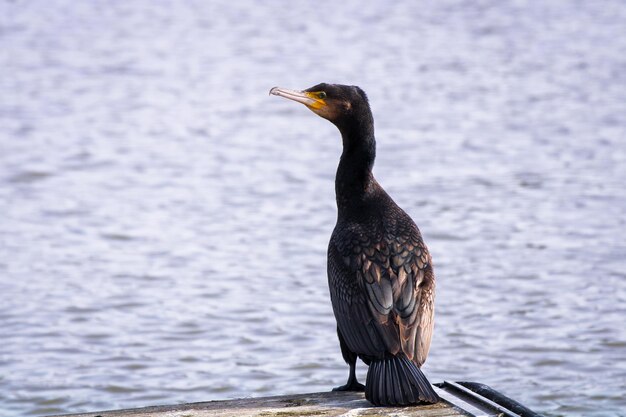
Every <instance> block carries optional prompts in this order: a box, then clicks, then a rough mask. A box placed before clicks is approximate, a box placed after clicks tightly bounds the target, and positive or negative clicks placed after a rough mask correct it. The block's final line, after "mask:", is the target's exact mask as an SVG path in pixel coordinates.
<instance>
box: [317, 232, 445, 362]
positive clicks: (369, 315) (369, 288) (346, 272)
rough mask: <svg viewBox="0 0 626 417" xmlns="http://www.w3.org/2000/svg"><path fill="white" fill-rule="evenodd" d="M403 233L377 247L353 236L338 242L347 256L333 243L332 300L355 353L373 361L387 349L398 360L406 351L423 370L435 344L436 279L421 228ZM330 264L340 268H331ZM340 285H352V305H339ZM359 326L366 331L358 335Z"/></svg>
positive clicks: (374, 243) (350, 291)
mask: <svg viewBox="0 0 626 417" xmlns="http://www.w3.org/2000/svg"><path fill="white" fill-rule="evenodd" d="M411 224H412V222H411ZM404 232H405V233H403V234H401V235H400V236H397V235H394V236H387V237H381V238H380V239H377V240H378V241H377V242H372V241H370V240H369V239H367V238H365V237H364V236H363V235H358V236H357V237H358V239H357V237H354V236H353V238H352V239H350V242H346V241H343V242H339V243H340V244H339V246H340V248H341V249H339V250H341V252H342V253H343V254H344V255H345V256H341V254H340V253H339V250H337V249H335V248H334V244H333V241H332V240H331V247H330V250H329V279H331V280H333V282H334V285H333V283H332V282H331V298H333V306H334V310H335V316H336V318H337V322H338V325H339V328H340V331H341V332H342V335H343V336H344V338H345V339H346V343H347V345H348V346H349V347H350V349H351V350H352V351H354V352H355V353H359V354H366V355H370V354H371V353H373V351H374V350H376V351H379V349H380V348H381V347H383V346H384V351H386V352H388V353H392V354H394V355H395V354H397V353H398V352H399V351H402V352H404V354H405V355H406V356H407V357H408V358H409V359H411V360H413V361H415V363H416V364H418V365H421V364H422V363H424V361H425V360H426V356H427V355H428V350H429V348H430V341H431V338H432V331H433V317H434V275H433V270H432V265H431V258H430V254H429V253H428V250H427V249H426V246H425V245H424V243H423V242H422V239H421V236H420V235H419V231H418V230H417V227H415V226H414V225H413V227H409V228H407V229H405V230H404ZM355 248H357V249H355ZM337 258H342V259H343V262H341V261H338V260H337ZM338 262H339V264H338ZM331 263H332V264H334V265H335V266H334V267H332V268H330V265H331ZM338 282H346V283H347V282H350V283H351V285H350V287H351V288H350V289H349V290H347V291H344V292H345V293H346V294H348V293H349V294H350V296H349V297H347V296H344V297H342V298H346V297H347V298H350V303H347V304H346V303H338V302H337V301H336V299H337V298H338V294H337V291H336V290H335V291H333V289H332V288H333V287H337V283H338ZM341 285H342V286H345V285H346V284H341ZM333 292H334V293H335V295H334V297H333ZM354 325H357V326H360V327H362V328H361V329H354V328H353V327H352V326H354ZM344 333H345V334H344ZM346 334H347V335H346ZM381 345H382V346H381ZM381 353H383V352H379V354H381Z"/></svg>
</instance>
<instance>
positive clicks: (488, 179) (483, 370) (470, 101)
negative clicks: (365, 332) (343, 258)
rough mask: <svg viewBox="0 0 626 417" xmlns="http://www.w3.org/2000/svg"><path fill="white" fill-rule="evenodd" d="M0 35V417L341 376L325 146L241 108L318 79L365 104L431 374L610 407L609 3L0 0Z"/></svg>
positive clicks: (621, 105)
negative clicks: (424, 307)
mask: <svg viewBox="0 0 626 417" xmlns="http://www.w3.org/2000/svg"><path fill="white" fill-rule="evenodd" d="M339 3H341V4H339ZM0 19H1V20H0V22H1V26H0V97H1V98H0V212H1V213H2V217H1V220H0V293H1V294H2V302H1V303H0V328H1V333H0V337H1V339H2V341H1V343H0V372H1V375H0V414H1V415H19V414H21V415H42V414H49V413H61V412H78V411H86V410H97V409H110V408H119V407H134V406H144V405H152V404H163V403H176V402H187V401H203V400H212V399H225V398H233V397H241V396H261V395H269V394H284V393H296V392H310V391H318V390H328V389H329V388H331V387H333V386H336V385H338V384H340V383H343V382H344V379H345V378H346V376H347V368H346V366H345V365H344V363H343V361H342V358H341V355H340V352H339V347H338V343H337V340H336V336H335V325H334V318H333V317H332V312H331V309H330V303H329V299H328V291H327V286H326V285H327V284H326V276H325V251H326V244H327V240H328V237H329V235H330V232H331V230H332V227H333V225H334V221H335V206H334V186H333V177H334V171H335V168H336V164H337V162H338V158H339V154H340V152H341V149H340V141H339V138H338V134H337V132H336V130H335V128H334V127H333V126H332V125H330V124H329V123H327V122H326V121H324V120H322V119H319V118H317V117H315V116H314V115H313V114H311V113H310V112H308V111H307V110H306V109H305V108H303V107H302V106H298V105H296V104H294V103H291V102H287V101H286V100H281V99H278V98H276V97H268V95H267V92H268V90H269V88H271V87H273V86H274V85H281V86H284V87H291V88H305V87H309V86H311V85H313V84H316V83H318V82H321V81H329V82H342V83H350V84H358V85H360V86H361V87H363V88H364V89H365V90H366V91H367V92H368V94H369V96H370V101H371V104H372V107H373V111H374V116H375V118H376V123H377V125H376V127H377V137H378V144H379V146H378V151H379V152H378V155H379V157H378V160H377V164H376V169H375V174H376V175H377V177H378V179H379V181H380V182H381V183H382V184H383V185H384V186H385V187H386V189H387V190H388V191H389V192H390V194H391V195H392V196H394V198H395V199H396V201H397V202H398V203H399V204H400V205H401V206H403V207H404V208H405V209H406V211H408V212H409V213H410V214H411V215H412V216H413V218H414V219H415V220H416V221H417V223H418V224H419V225H420V227H421V229H422V232H423V234H424V237H425V239H426V241H427V243H428V244H429V246H430V248H431V251H432V253H433V256H434V260H435V264H436V272H437V276H438V295H437V324H436V329H435V337H434V341H433V346H432V349H431V355H430V358H429V361H428V362H427V364H426V367H425V370H426V373H427V374H428V375H429V376H430V379H431V380H432V381H441V380H443V379H448V380H474V381H480V382H483V383H486V384H489V385H491V386H493V387H494V388H496V389H498V390H501V391H503V392H504V393H506V394H509V395H510V396H512V397H513V398H516V399H518V400H520V401H521V402H523V403H524V404H526V405H528V406H529V407H531V408H534V409H536V410H538V411H541V412H544V413H546V414H549V415H568V416H577V415H578V416H582V415H585V416H590V415H596V416H607V415H626V414H625V412H624V409H626V400H625V399H624V393H625V392H626V330H625V327H624V324H623V323H624V316H625V313H626V308H625V303H626V241H625V239H624V231H625V230H626V192H625V191H624V185H625V182H626V139H625V134H626V128H625V120H624V115H626V82H625V81H626V31H625V29H624V28H625V26H624V21H626V4H625V3H624V2H622V1H617V0H616V1H604V2H583V1H571V2H566V1H555V2H530V1H529V2H526V1H514V2H507V3H506V4H505V3H504V2H499V1H496V0H493V1H478V2H471V3H470V2H459V1H438V2H429V3H422V4H419V5H418V4H417V3H414V2H410V1H405V2H395V3H394V4H393V6H392V5H391V4H390V3H386V2H379V3H368V4H363V3H362V2H360V1H347V2H330V1H321V2H320V1H317V2H297V3H296V2H266V3H264V4H263V5H261V3H251V2H249V3H244V2H233V1H213V2H203V1H185V2H173V1H172V2H165V1H164V2H150V1H146V0H139V1H132V2H126V1H112V2H105V1H89V2H75V1H69V0H68V1H62V0H50V1H47V2H26V1H13V2H2V3H0ZM360 371H361V375H363V372H364V369H361V370H360Z"/></svg>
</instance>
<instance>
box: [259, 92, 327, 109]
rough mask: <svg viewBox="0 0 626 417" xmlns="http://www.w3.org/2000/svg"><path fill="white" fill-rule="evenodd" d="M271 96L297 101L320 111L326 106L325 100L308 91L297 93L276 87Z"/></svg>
mask: <svg viewBox="0 0 626 417" xmlns="http://www.w3.org/2000/svg"><path fill="white" fill-rule="evenodd" d="M270 94H271V95H274V96H280V97H285V98H288V99H289V100H293V101H297V102H298V103H302V104H304V105H305V106H307V107H309V108H311V109H319V108H322V107H324V106H325V105H326V103H325V102H324V100H323V99H320V98H317V97H315V96H314V95H313V94H311V93H309V92H307V91H296V90H288V89H286V88H280V87H274V88H272V89H271V90H270Z"/></svg>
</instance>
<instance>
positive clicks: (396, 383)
mask: <svg viewBox="0 0 626 417" xmlns="http://www.w3.org/2000/svg"><path fill="white" fill-rule="evenodd" d="M365 398H367V400H368V401H369V402H371V403H372V404H374V405H408V404H418V403H420V402H423V403H431V404H434V403H436V402H437V401H439V397H438V396H437V394H436V393H435V390H434V389H433V387H432V386H431V385H430V382H428V380H427V379H426V376H425V375H424V374H423V373H422V371H421V370H420V369H419V368H418V367H417V365H415V363H413V362H411V361H410V360H409V359H408V358H407V357H406V356H404V355H403V354H400V355H398V356H394V357H391V358H386V359H381V360H374V361H372V363H371V364H370V367H369V370H368V371H367V382H366V384H365Z"/></svg>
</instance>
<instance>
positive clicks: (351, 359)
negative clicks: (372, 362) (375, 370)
mask: <svg viewBox="0 0 626 417" xmlns="http://www.w3.org/2000/svg"><path fill="white" fill-rule="evenodd" d="M337 335H339V346H340V347H341V355H342V356H343V359H344V360H345V361H346V363H347V364H348V365H350V375H348V382H346V384H345V385H342V386H340V387H336V388H333V391H365V385H363V384H361V383H359V381H357V379H356V359H357V355H356V353H354V352H352V351H350V349H348V346H347V345H346V342H345V341H344V340H343V337H342V336H341V333H340V332H339V329H337Z"/></svg>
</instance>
